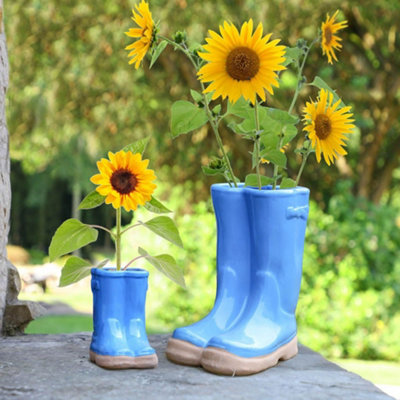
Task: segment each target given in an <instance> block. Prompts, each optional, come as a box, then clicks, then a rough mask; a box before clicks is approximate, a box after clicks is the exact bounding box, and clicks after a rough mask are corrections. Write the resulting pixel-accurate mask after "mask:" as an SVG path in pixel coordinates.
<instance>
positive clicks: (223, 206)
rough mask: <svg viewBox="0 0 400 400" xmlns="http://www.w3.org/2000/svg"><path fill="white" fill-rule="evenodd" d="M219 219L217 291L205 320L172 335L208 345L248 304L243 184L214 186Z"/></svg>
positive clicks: (213, 199)
mask: <svg viewBox="0 0 400 400" xmlns="http://www.w3.org/2000/svg"><path fill="white" fill-rule="evenodd" d="M211 197H212V201H213V206H214V211H215V217H216V222H217V294H216V298H215V303H214V307H213V309H212V310H211V312H210V313H209V314H208V315H207V316H206V317H205V318H203V319H202V320H200V321H198V322H196V323H194V324H192V325H189V326H186V327H183V328H177V329H175V331H174V333H173V335H172V337H174V338H175V339H180V340H185V341H187V342H190V343H192V344H194V345H195V346H199V347H205V346H206V345H207V343H208V341H209V339H210V338H211V337H213V336H215V335H218V334H220V333H221V332H223V331H225V330H226V329H228V328H230V327H231V326H232V325H233V324H234V323H235V322H236V321H237V320H238V318H239V316H240V314H241V313H242V312H243V309H244V307H245V304H246V301H247V297H248V293H249V284H250V274H249V268H250V252H249V250H250V232H249V224H248V218H247V205H246V199H245V192H244V187H243V185H240V187H239V188H233V187H232V188H231V187H229V185H228V184H216V185H212V186H211Z"/></svg>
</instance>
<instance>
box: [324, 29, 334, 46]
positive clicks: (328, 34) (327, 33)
mask: <svg viewBox="0 0 400 400" xmlns="http://www.w3.org/2000/svg"><path fill="white" fill-rule="evenodd" d="M324 36H325V44H326V45H329V43H330V42H331V41H332V31H331V28H330V27H329V26H327V27H326V28H325V30H324Z"/></svg>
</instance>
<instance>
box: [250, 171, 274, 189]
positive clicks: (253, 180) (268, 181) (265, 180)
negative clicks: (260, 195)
mask: <svg viewBox="0 0 400 400" xmlns="http://www.w3.org/2000/svg"><path fill="white" fill-rule="evenodd" d="M273 183H274V180H273V179H272V178H269V177H268V176H262V175H261V186H267V185H272V184H273ZM244 185H245V186H255V187H258V177H257V174H249V175H247V176H246V179H245V181H244Z"/></svg>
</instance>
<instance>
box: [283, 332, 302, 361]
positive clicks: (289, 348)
mask: <svg viewBox="0 0 400 400" xmlns="http://www.w3.org/2000/svg"><path fill="white" fill-rule="evenodd" d="M281 349H282V355H281V356H280V357H279V360H282V361H287V360H290V359H291V358H293V357H294V356H295V355H296V354H297V353H298V352H299V350H298V347H297V336H296V337H294V338H293V339H292V340H291V341H290V342H289V343H287V344H285V345H284V346H282V347H281Z"/></svg>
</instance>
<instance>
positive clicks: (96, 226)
mask: <svg viewBox="0 0 400 400" xmlns="http://www.w3.org/2000/svg"><path fill="white" fill-rule="evenodd" d="M88 226H90V227H91V228H96V229H102V230H103V231H106V232H107V233H108V234H109V235H110V236H111V237H113V238H115V235H114V234H113V233H112V232H111V231H110V230H109V229H107V228H105V227H104V226H101V225H88Z"/></svg>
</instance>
